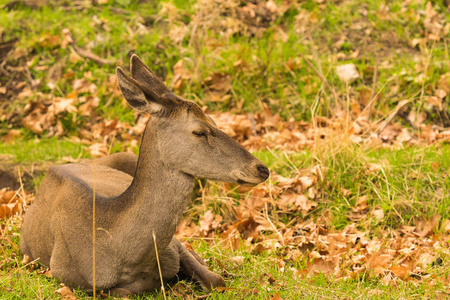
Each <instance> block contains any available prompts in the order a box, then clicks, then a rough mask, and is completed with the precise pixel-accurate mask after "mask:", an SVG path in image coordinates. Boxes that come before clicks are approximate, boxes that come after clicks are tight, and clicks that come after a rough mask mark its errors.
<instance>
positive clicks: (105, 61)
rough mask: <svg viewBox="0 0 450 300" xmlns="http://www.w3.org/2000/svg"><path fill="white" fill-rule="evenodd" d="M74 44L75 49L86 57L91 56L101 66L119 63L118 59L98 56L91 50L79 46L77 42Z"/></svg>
mask: <svg viewBox="0 0 450 300" xmlns="http://www.w3.org/2000/svg"><path fill="white" fill-rule="evenodd" d="M72 46H73V48H74V49H75V51H76V52H77V53H78V54H79V55H81V56H84V57H86V58H89V59H90V60H93V61H95V62H96V63H97V64H98V65H99V66H102V65H115V64H116V63H117V61H116V60H115V59H106V58H101V57H100V56H98V55H96V54H94V53H92V52H89V51H87V50H84V49H82V48H80V47H78V46H77V45H75V44H73V45H72Z"/></svg>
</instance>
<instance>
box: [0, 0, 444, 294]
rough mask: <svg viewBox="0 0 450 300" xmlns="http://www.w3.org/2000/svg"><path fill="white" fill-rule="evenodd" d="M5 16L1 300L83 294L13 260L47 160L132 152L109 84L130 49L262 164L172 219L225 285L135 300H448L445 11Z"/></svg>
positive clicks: (269, 9) (312, 6) (333, 4)
mask: <svg viewBox="0 0 450 300" xmlns="http://www.w3.org/2000/svg"><path fill="white" fill-rule="evenodd" d="M0 7H2V9H1V10H0V58H1V59H0V61H1V62H0V140H1V141H2V143H0V205H1V206H0V218H2V219H1V221H0V222H1V240H0V244H1V246H2V247H1V250H0V251H1V252H0V257H1V260H2V261H3V263H2V265H1V267H0V298H1V299H36V298H39V299H47V298H49V299H53V298H64V297H66V299H75V298H74V297H76V298H77V299H89V298H91V297H92V295H88V294H86V293H84V292H82V291H73V292H74V294H72V291H68V290H67V288H62V289H60V286H59V284H58V283H57V282H56V280H55V279H53V278H51V270H47V269H44V268H41V267H39V265H38V264H36V263H35V262H29V261H27V260H26V258H25V259H24V257H23V256H21V255H20V252H19V237H20V227H21V223H22V216H23V213H24V211H26V209H27V207H28V206H29V205H31V204H32V202H33V200H34V197H35V194H36V191H37V190H38V189H39V184H40V182H41V180H42V178H43V176H45V173H46V171H47V170H48V168H49V166H51V165H54V164H61V163H68V162H76V161H79V160H80V159H82V158H90V157H94V156H96V157H99V156H104V155H107V154H109V153H115V152H119V151H131V152H135V153H138V151H139V148H138V145H139V141H140V137H141V135H142V131H143V125H144V124H145V122H146V120H147V116H146V115H145V114H138V113H135V112H133V111H132V109H130V108H129V107H128V106H127V105H126V103H125V102H124V100H123V99H122V97H121V94H120V91H119V89H118V87H117V83H116V79H115V76H114V69H115V67H116V66H121V67H123V68H124V69H128V67H129V57H130V56H131V54H133V53H136V54H138V55H139V56H140V57H141V58H142V59H143V60H144V61H145V62H146V63H147V64H148V65H149V66H150V68H151V69H152V70H154V72H155V73H156V74H157V75H158V76H160V77H161V79H162V80H164V81H165V83H166V84H167V86H168V87H169V88H170V89H172V90H173V91H174V92H175V93H177V94H178V95H180V96H182V97H184V98H186V99H190V100H193V101H195V102H196V103H198V104H199V105H200V106H202V108H203V109H204V111H205V112H207V113H208V114H210V115H211V116H212V118H213V119H214V120H215V122H216V123H217V125H218V126H219V127H220V128H221V129H222V130H224V131H225V132H226V133H227V134H229V135H230V136H232V137H233V138H235V139H236V140H237V141H238V142H240V143H241V144H242V145H243V146H244V147H245V148H247V149H248V150H250V151H252V153H253V154H254V155H255V156H257V157H258V158H260V159H261V160H262V161H263V162H264V163H265V164H266V165H267V166H268V167H269V169H270V171H271V176H270V178H269V180H268V181H267V182H266V183H264V184H261V185H259V186H257V187H255V188H252V189H249V188H242V187H239V186H234V185H229V184H224V183H215V182H206V181H203V180H198V181H197V184H196V195H195V197H194V199H193V201H192V203H191V204H190V205H189V208H188V210H187V211H186V212H185V215H184V217H183V220H182V222H181V223H180V225H179V228H178V231H177V236H178V237H179V238H180V239H182V240H183V241H184V242H185V243H186V244H187V245H188V246H189V247H191V248H193V249H194V250H195V251H196V252H197V253H199V254H200V256H201V257H203V258H205V260H206V261H207V263H208V265H209V266H210V269H211V270H214V271H215V272H218V273H220V274H222V275H223V276H224V277H225V278H226V282H227V288H223V289H218V290H216V291H214V292H212V293H211V294H210V295H207V294H205V293H203V292H202V291H201V289H200V288H199V287H198V286H196V285H195V284H192V283H189V282H184V281H181V282H178V283H176V282H172V283H169V284H168V285H166V287H165V293H162V292H161V291H155V292H154V293H152V294H148V295H142V296H139V297H138V296H136V297H134V298H135V299H152V298H157V299H164V298H188V299H191V298H192V299H199V298H206V297H209V299H240V298H243V297H245V298H246V299H247V298H250V299H252V298H254V299H298V298H305V299H310V298H311V299H317V298H320V299H322V298H333V299H334V298H377V299H378V298H380V299H384V298H386V299H390V298H396V299H401V298H408V299H409V298H420V299H423V298H433V299H435V298H448V297H449V294H448V291H449V283H450V274H449V258H450V252H449V247H450V210H449V209H448V207H449V204H450V203H449V201H450V200H449V199H450V194H449V187H450V180H449V174H448V170H449V169H450V158H449V157H450V146H449V140H450V130H448V129H447V128H448V127H449V126H450V118H449V115H448V113H449V110H448V101H449V94H450V56H449V52H448V42H449V38H448V36H449V30H450V22H449V21H450V13H449V11H450V8H449V3H448V1H430V2H427V1H419V0H414V1H397V0H394V1H389V2H380V1H359V0H358V1H321V0H315V1H312V0H311V1H301V2H299V3H293V2H291V1H259V0H257V1H240V2H235V1H230V0H219V1H200V0H198V1H193V0H192V1H176V0H175V1H161V2H154V1H140V3H138V2H136V1H130V0H116V1H113V0H109V1H108V0H97V1H72V2H69V1H56V0H54V1H40V0H33V1H31V0H24V1H5V0H1V1H0ZM58 289H60V290H58ZM57 290H58V293H55V291H57ZM102 297H108V296H107V295H102Z"/></svg>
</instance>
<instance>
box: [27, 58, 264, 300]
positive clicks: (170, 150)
mask: <svg viewBox="0 0 450 300" xmlns="http://www.w3.org/2000/svg"><path fill="white" fill-rule="evenodd" d="M130 71H131V76H129V75H127V74H125V72H124V71H123V69H122V68H120V67H117V69H116V76H117V81H118V85H119V88H120V91H121V93H122V95H123V97H124V98H125V100H126V101H127V102H128V104H129V105H130V106H131V107H132V108H134V109H136V110H138V111H140V112H144V113H148V114H149V115H150V117H149V120H148V122H147V124H146V127H145V130H144V133H143V136H142V140H141V144H140V148H139V155H138V156H136V155H134V154H131V153H117V154H113V155H111V156H107V157H104V158H99V159H96V160H95V159H92V160H85V161H81V162H78V163H69V164H63V165H57V166H52V167H50V168H49V170H48V172H47V174H46V175H45V177H44V179H43V181H42V183H41V185H40V187H39V190H38V192H37V194H36V199H35V201H34V203H33V204H32V205H31V206H30V207H29V208H28V209H27V211H26V212H25V214H24V221H23V225H22V232H21V238H20V249H21V253H22V255H28V256H29V257H30V259H32V260H37V261H38V262H39V264H41V265H43V266H46V267H49V268H50V270H51V272H52V276H53V277H55V278H57V280H59V281H60V282H62V283H64V284H66V285H67V286H68V287H70V288H80V289H82V290H85V291H87V292H95V291H94V286H95V290H96V291H97V290H98V291H100V290H103V291H109V292H111V293H113V294H117V295H129V294H141V293H143V292H147V291H152V290H155V289H158V288H160V287H161V280H163V282H168V281H170V280H172V279H174V278H177V277H178V278H190V279H192V280H193V281H194V282H197V283H199V284H200V286H201V287H202V288H203V289H204V290H205V291H211V290H213V289H214V288H216V287H221V286H225V281H224V279H223V278H222V276H221V275H219V274H216V273H214V272H212V271H210V270H209V268H208V265H207V264H206V263H205V262H204V261H203V260H202V259H201V258H200V257H199V256H198V255H197V254H195V252H193V251H190V250H188V249H187V248H186V246H185V245H184V244H183V243H182V242H181V241H179V240H178V239H176V238H174V234H175V231H176V228H177V225H178V223H179V221H180V219H181V217H182V214H183V211H184V210H185V208H186V206H187V204H188V203H189V201H190V200H191V198H192V195H193V192H194V186H195V178H201V179H206V180H213V181H222V182H229V183H235V184H239V185H244V186H255V185H257V184H259V183H261V182H264V181H265V180H266V179H267V178H268V177H269V175H270V171H269V170H268V168H267V167H266V166H265V165H264V164H263V163H262V162H261V161H260V160H258V159H257V158H256V157H254V156H253V155H252V154H251V153H250V152H248V151H247V150H246V149H244V148H243V147H242V146H241V145H240V144H239V143H238V142H236V141H235V140H233V139H232V138H231V137H229V136H228V135H227V134H225V133H224V132H223V131H221V130H220V129H219V128H218V127H217V126H216V124H215V123H214V121H213V120H212V119H211V118H210V117H209V116H207V115H206V114H205V113H204V112H203V111H202V109H201V108H200V106H199V105H197V104H196V103H195V102H193V101H190V100H186V99H183V98H181V97H178V96H176V95H175V94H174V93H172V92H171V91H170V90H169V89H168V88H167V87H166V85H165V84H164V83H163V82H162V81H161V80H160V79H159V78H158V77H157V75H155V73H153V72H152V71H151V69H150V68H149V67H148V66H147V65H145V63H144V62H143V61H142V60H141V59H140V58H139V57H138V56H137V55H133V56H132V57H131V61H130ZM94 197H95V201H94ZM94 203H95V211H96V213H95V285H94V267H93V264H94V258H93V257H94V254H93V248H94V245H93V241H94V238H93V221H94V218H93V209H94ZM158 259H159V264H158ZM158 265H160V266H158ZM160 273H161V277H162V278H161V277H160Z"/></svg>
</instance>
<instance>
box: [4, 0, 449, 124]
mask: <svg viewBox="0 0 450 300" xmlns="http://www.w3.org/2000/svg"><path fill="white" fill-rule="evenodd" d="M3 3H6V2H4V1H3ZM124 3H128V2H126V1H125V2H123V1H109V4H107V5H101V6H97V7H92V6H91V7H87V8H85V9H83V10H82V11H78V10H73V11H70V10H69V11H67V10H64V9H63V8H62V7H60V6H59V5H56V6H55V7H52V8H50V7H42V8H38V9H32V8H30V7H27V6H25V5H19V6H18V7H17V8H16V9H9V10H8V9H7V10H4V11H3V12H2V13H0V24H2V28H3V29H2V31H3V36H2V37H3V40H4V41H8V40H11V39H18V43H17V45H16V48H22V49H25V50H26V52H28V53H29V54H28V55H25V56H24V57H20V58H18V59H11V60H10V62H9V63H11V64H12V65H14V66H19V65H23V63H24V61H27V62H28V63H29V66H30V67H29V70H30V76H31V77H32V78H34V79H36V80H41V81H40V83H39V84H38V86H37V87H36V88H34V90H36V91H41V92H44V93H50V94H54V95H55V96H64V95H67V94H69V93H71V92H73V80H75V79H79V78H83V77H84V74H85V72H92V79H89V81H91V82H92V83H94V84H95V85H96V86H97V87H98V88H99V90H98V96H99V97H100V101H101V102H100V106H99V108H98V111H99V113H100V114H101V115H103V116H105V117H107V118H113V117H114V116H119V118H120V119H121V120H122V121H126V122H131V121H132V119H133V118H132V115H131V114H130V113H129V112H127V110H124V109H123V105H122V101H119V100H118V99H117V98H116V97H117V96H114V95H112V94H111V91H110V89H109V88H105V85H104V82H105V80H106V79H107V78H108V76H109V75H112V74H113V73H114V68H115V67H116V65H105V66H102V67H101V68H99V67H98V66H97V64H96V63H95V62H92V61H90V60H88V59H81V60H78V61H71V60H70V59H69V56H70V54H71V53H73V49H72V48H71V46H67V47H62V45H61V43H62V41H63V35H62V33H61V32H62V30H63V29H64V28H67V29H69V30H70V32H71V33H72V35H73V36H74V37H75V38H76V41H77V43H78V46H80V47H82V48H85V49H89V51H92V52H93V53H94V54H97V55H99V56H100V57H104V58H115V59H117V60H118V62H117V64H119V65H122V66H124V67H127V66H128V58H127V55H129V53H132V52H134V53H137V54H139V55H140V56H141V57H142V58H143V60H144V61H145V62H147V63H148V65H149V66H150V67H151V68H152V69H153V70H154V71H155V72H156V73H157V74H158V75H160V76H162V77H163V78H165V79H166V83H168V84H169V85H170V83H171V81H172V79H173V76H174V74H173V69H172V68H173V66H174V65H175V63H176V62H178V61H180V60H183V61H184V64H185V68H186V69H187V70H188V71H190V72H191V74H192V76H190V77H191V78H189V79H186V80H185V81H186V82H185V84H183V85H182V87H181V89H180V90H179V91H177V92H179V93H180V94H181V96H184V97H186V98H188V99H192V100H194V101H197V102H199V103H200V104H201V105H207V106H208V107H209V108H210V109H212V110H229V109H232V110H241V111H242V110H243V111H248V112H253V111H255V110H256V111H260V110H261V109H262V103H267V104H269V106H270V108H271V110H272V111H274V112H279V113H280V114H281V116H283V117H285V118H287V119H288V118H290V117H294V118H296V119H306V120H307V119H309V118H310V117H311V106H312V105H313V103H314V101H315V95H317V94H318V93H319V94H321V97H323V98H324V99H323V100H322V101H321V104H320V106H319V109H318V110H317V111H316V113H318V114H322V115H329V114H330V113H331V112H333V108H334V105H333V101H331V100H332V97H331V94H330V93H329V91H325V93H321V86H322V82H321V80H320V78H319V77H318V76H317V75H316V74H315V73H314V72H313V71H312V70H311V69H310V68H309V67H307V65H306V64H305V63H304V61H303V60H302V59H300V58H299V55H298V53H303V54H304V55H306V56H307V57H308V58H309V59H310V60H311V61H312V62H313V63H314V64H315V65H316V66H318V65H319V64H320V66H321V68H319V69H321V70H322V71H323V73H324V74H325V77H326V78H327V80H328V81H329V82H330V83H331V85H332V86H333V87H334V89H335V90H336V91H337V92H338V95H343V96H344V95H346V94H347V92H348V91H347V89H346V85H345V83H343V82H341V81H340V80H339V79H338V78H337V76H336V74H335V71H334V68H335V67H336V66H338V65H341V64H343V63H350V62H351V63H354V64H355V65H356V66H357V69H358V70H359V71H360V73H361V74H362V76H361V78H360V79H358V80H356V81H355V82H354V83H352V84H351V86H350V96H351V97H352V98H355V100H356V101H358V94H357V93H355V90H358V89H361V88H372V85H373V84H374V82H373V76H374V74H373V68H374V66H378V72H377V78H378V79H377V82H376V83H375V85H376V86H375V87H376V90H377V91H380V92H381V99H379V101H377V102H376V112H377V114H376V116H377V117H380V116H383V114H384V113H386V112H387V111H388V110H389V108H392V107H393V106H394V105H395V104H396V103H397V102H398V101H400V100H403V99H405V98H409V97H411V96H413V95H417V94H419V93H420V92H421V91H424V90H425V94H433V91H434V90H435V89H436V88H437V82H438V80H439V79H440V77H441V76H442V75H443V74H446V73H448V72H449V71H450V64H449V61H450V59H449V58H450V57H449V52H448V46H447V45H446V42H445V40H443V39H441V40H439V41H438V42H433V41H429V42H428V43H426V44H424V45H422V46H420V47H419V46H416V47H412V45H411V41H412V40H413V39H420V38H423V37H424V36H423V32H424V26H425V25H424V18H425V17H423V16H421V17H420V19H419V20H417V19H415V17H414V16H416V15H417V14H419V12H420V11H422V10H424V9H425V3H421V4H416V3H415V4H411V5H407V6H406V5H404V4H403V2H401V1H393V2H392V3H390V4H389V11H388V13H387V15H386V16H384V17H383V18H384V19H383V18H380V16H379V14H380V10H381V11H382V3H380V2H377V1H372V2H369V3H367V5H366V4H364V5H363V3H366V2H364V1H352V2H345V3H340V4H339V5H337V4H334V3H328V2H327V3H324V4H320V5H319V4H317V3H315V2H313V1H306V2H303V3H300V4H298V5H294V6H292V7H291V8H290V9H288V10H287V11H286V12H284V14H281V15H280V16H278V17H277V18H276V19H275V20H274V21H273V22H272V23H270V24H269V25H268V27H267V29H265V30H264V32H262V33H261V36H260V37H258V38H255V37H254V36H252V35H249V34H245V33H242V34H239V33H235V34H233V35H228V34H223V31H224V30H225V29H223V28H222V27H220V26H217V24H218V22H219V21H221V20H223V16H221V15H220V14H219V13H218V12H217V11H218V9H220V7H221V6H220V5H219V6H218V8H217V9H215V10H212V11H213V15H212V16H211V17H212V18H213V19H214V20H215V21H214V22H211V21H208V22H209V23H208V22H206V21H205V23H204V24H203V23H202V24H201V26H200V27H199V29H198V31H199V33H198V35H197V36H194V37H193V36H191V34H190V32H191V31H190V30H188V31H187V33H186V36H185V37H184V39H182V41H180V42H177V41H175V40H174V39H173V38H172V34H173V33H171V31H170V30H181V29H182V28H184V26H188V27H186V28H190V27H189V26H193V25H192V24H191V23H189V22H193V21H192V19H191V18H190V15H191V14H199V13H201V12H202V11H203V12H208V8H207V7H208V6H206V8H205V7H199V6H198V5H196V3H195V1H190V2H183V4H181V3H179V2H175V5H176V8H174V9H175V11H174V12H176V13H177V15H176V16H174V15H173V13H174V12H172V13H166V14H161V11H162V8H163V7H165V6H166V5H167V3H166V2H165V1H162V2H156V3H147V4H141V5H136V4H133V5H126V4H124ZM133 3H134V2H133ZM169 3H170V2H169ZM281 3H282V2H279V3H278V4H279V5H281ZM0 5H2V4H1V3H0ZM116 7H119V8H121V9H125V10H124V11H125V12H124V13H121V14H118V13H116V12H114V11H113V9H114V8H116ZM433 9H434V10H435V11H436V13H437V15H438V16H439V22H440V23H442V24H444V23H445V22H449V17H448V14H445V10H444V9H443V8H442V5H441V4H436V5H434V6H433ZM158 13H160V14H161V15H159V16H158ZM298 14H305V16H309V18H310V19H313V20H316V21H311V22H309V23H307V24H306V25H305V26H306V27H305V26H304V27H298V26H299V25H298V22H299V21H296V19H295V18H296V16H297V15H298ZM30 16H32V18H30ZM94 16H96V17H95V18H94ZM306 18H308V17H306ZM31 19H32V20H33V21H32V22H30V20H31ZM94 19H96V20H97V19H98V20H100V22H101V24H97V23H95V22H94ZM155 20H156V21H155ZM387 20H388V21H387ZM443 22H444V23H443ZM354 24H357V26H356V25H354ZM352 25H353V27H352ZM145 26H147V27H145ZM105 28H107V30H105ZM143 28H146V29H143ZM280 30H283V32H284V35H285V38H286V39H285V40H283V38H281V37H280V35H281V33H280ZM365 30H366V31H367V32H365ZM421 32H422V33H421ZM386 33H388V34H389V33H392V34H395V39H394V41H393V42H392V41H391V40H390V39H389V37H386V36H385V34H386ZM339 40H342V43H341V42H339V43H337V42H338V41H339ZM193 43H195V44H196V45H197V44H198V46H195V47H193ZM353 51H359V55H358V56H356V57H354V58H342V57H341V56H339V55H341V54H344V56H348V55H350V54H351V53H352V52H353ZM295 59H297V60H298V66H296V67H294V69H293V70H289V69H288V67H287V64H288V61H289V60H295ZM56 62H61V63H62V74H63V75H64V74H67V72H68V71H69V70H71V71H73V72H74V76H73V77H71V78H64V77H62V78H60V79H58V80H57V82H56V85H57V86H58V88H56V89H54V90H52V89H49V87H48V86H47V85H46V84H47V83H48V82H49V79H48V78H47V73H48V68H45V67H46V66H47V67H51V66H53V65H54V64H55V63H56ZM237 62H240V63H239V64H237V65H236V63H237ZM214 73H221V74H228V75H229V76H231V78H232V82H231V90H230V91H229V92H228V93H227V94H228V99H227V100H225V101H224V102H212V101H209V98H208V94H207V92H206V90H207V86H206V85H205V83H204V79H205V78H207V77H208V76H211V75H212V74H214ZM421 76H423V77H421ZM420 78H423V80H422V79H420ZM25 80H26V79H25ZM0 81H1V82H3V84H5V83H6V82H7V78H6V77H2V76H1V75H0ZM390 91H395V92H390ZM88 94H89V93H88ZM78 96H82V95H78ZM111 100H114V101H112V103H113V105H108V106H106V107H105V106H104V104H106V103H110V102H111ZM14 101H19V103H17V104H15V105H11V106H10V107H9V108H7V109H6V110H7V111H10V110H12V109H13V108H20V107H23V106H24V105H25V103H26V101H24V100H14ZM423 105H424V99H423V98H422V97H416V98H415V100H414V102H413V103H412V106H413V107H416V108H418V109H422V110H423V109H426V108H424V107H423ZM429 113H430V120H431V121H433V122H438V123H439V122H442V120H439V117H438V116H436V115H433V114H434V112H433V111H429ZM67 119H68V120H71V119H73V118H71V117H68V118H67ZM74 120H75V124H67V123H70V122H65V124H64V126H65V129H66V130H68V131H69V132H70V133H74V132H76V129H78V128H80V126H81V127H83V126H88V123H89V122H87V123H86V119H85V118H75V119H74ZM0 122H2V121H1V120H0ZM72 122H73V121H72ZM7 124H8V123H7V122H6V123H3V128H2V131H6V127H5V126H6V125H7ZM17 126H19V127H20V124H15V127H17Z"/></svg>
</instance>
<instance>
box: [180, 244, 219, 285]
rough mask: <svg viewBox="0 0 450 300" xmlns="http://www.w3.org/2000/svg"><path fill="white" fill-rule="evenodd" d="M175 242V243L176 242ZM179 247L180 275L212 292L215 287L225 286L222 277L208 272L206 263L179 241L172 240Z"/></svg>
mask: <svg viewBox="0 0 450 300" xmlns="http://www.w3.org/2000/svg"><path fill="white" fill-rule="evenodd" d="M174 241H175V242H174ZM172 242H173V243H176V244H177V246H178V251H179V255H180V272H179V273H180V275H182V276H185V277H189V278H192V279H194V280H195V281H198V282H199V283H200V285H201V286H202V288H203V289H204V290H208V291H211V290H212V289H213V288H215V287H220V286H225V280H223V278H222V276H220V275H219V274H216V273H214V272H211V271H210V270H208V266H207V265H206V263H205V262H204V261H203V260H202V259H201V258H200V257H199V256H198V255H197V254H195V253H194V252H192V251H189V250H188V249H187V248H186V246H184V245H183V244H182V243H181V242H180V241H178V240H177V239H175V238H174V239H172Z"/></svg>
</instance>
